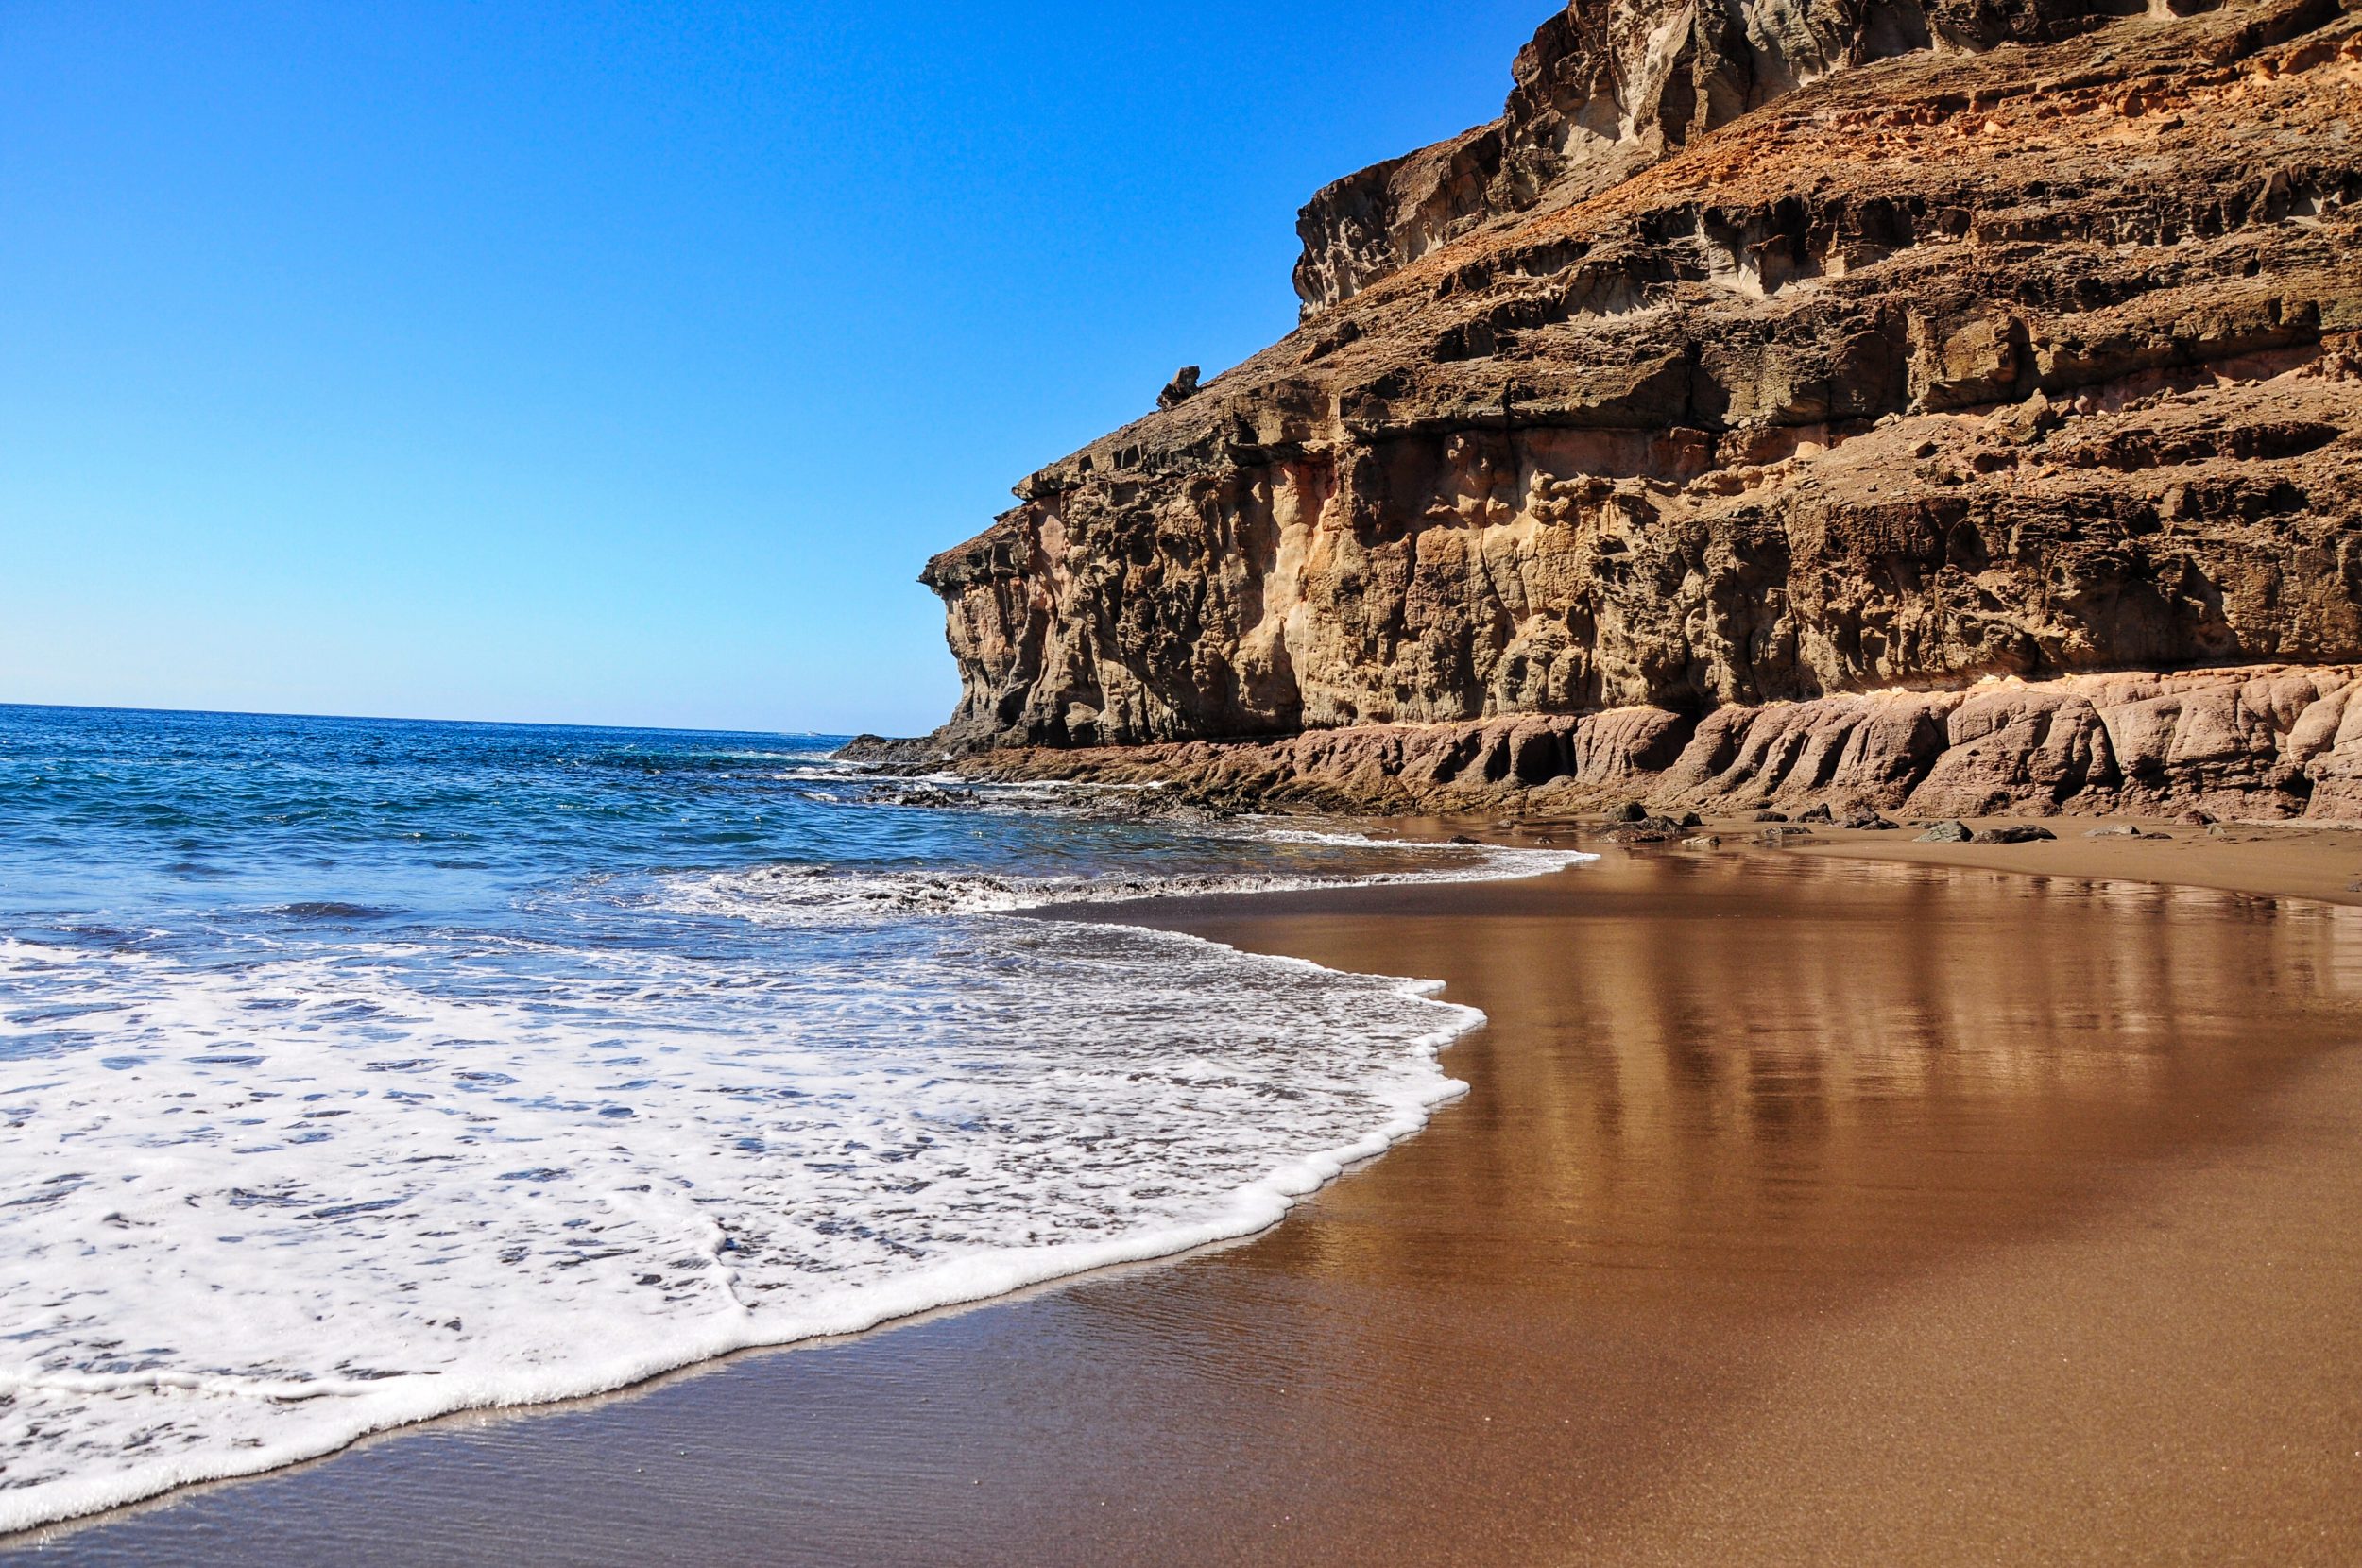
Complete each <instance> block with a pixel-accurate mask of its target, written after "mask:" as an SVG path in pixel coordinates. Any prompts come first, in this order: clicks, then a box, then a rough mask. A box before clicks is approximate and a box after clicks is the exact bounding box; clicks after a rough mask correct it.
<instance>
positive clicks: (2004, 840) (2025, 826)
mask: <svg viewBox="0 0 2362 1568" xmlns="http://www.w3.org/2000/svg"><path fill="white" fill-rule="evenodd" d="M2058 836H2059V835H2058V834H2056V833H2053V832H2052V831H2051V830H2050V829H2049V828H2047V827H2035V826H2034V825H2033V824H2031V823H2016V824H2013V825H2011V826H2009V827H1988V828H1986V829H1984V830H1983V831H1982V832H1980V833H1978V834H1977V837H1976V842H1977V843H1978V844H2033V843H2035V842H2037V841H2039V840H2042V839H2055V838H2057V837H2058Z"/></svg>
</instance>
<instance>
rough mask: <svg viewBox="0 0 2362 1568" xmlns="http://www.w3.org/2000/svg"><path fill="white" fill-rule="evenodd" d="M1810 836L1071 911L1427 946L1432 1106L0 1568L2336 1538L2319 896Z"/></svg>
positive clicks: (2345, 1307) (1367, 947)
mask: <svg viewBox="0 0 2362 1568" xmlns="http://www.w3.org/2000/svg"><path fill="white" fill-rule="evenodd" d="M1889 837H1890V838H1891V837H1892V836H1891V835H1890V836H1889ZM2211 842H2212V846H2213V848H2212V853H2213V856H2214V860H2215V862H2216V866H2217V870H2221V868H2223V867H2227V866H2231V865H2232V864H2233V862H2234V861H2237V862H2238V864H2239V865H2240V866H2243V867H2247V869H2245V870H2238V871H2236V872H2235V873H2234V872H2226V873H2224V874H2223V875H2222V876H2219V877H2218V878H2217V880H2230V881H2232V882H2234V883H2235V882H2237V881H2238V880H2239V879H2240V878H2245V880H2246V882H2247V883H2248V884H2249V886H2250V890H2251V892H2252V891H2263V890H2266V889H2268V887H2269V885H2270V877H2269V873H2268V867H2267V868H2265V869H2263V870H2257V869H2254V868H2253V867H2252V866H2251V865H2250V864H2249V862H2248V861H2245V860H2242V859H2240V857H2241V856H2242V855H2243V854H2244V850H2243V848H2242V846H2241V845H2238V844H2226V843H2225V842H2224V841H2221V840H2216V841H2211ZM2355 842H2356V843H2357V844H2362V841H2355ZM2095 844H2097V841H2095ZM1843 847H1845V846H1833V847H1832V848H1831V849H1823V850H1816V851H1813V852H1811V853H1809V854H1807V853H1800V852H1797V851H1794V850H1788V851H1778V852H1767V853H1732V852H1729V851H1723V852H1720V853H1716V854H1710V855H1701V854H1683V853H1661V852H1659V853H1644V854H1637V855H1624V854H1620V853H1616V854H1611V856H1610V858H1609V859H1607V860H1605V861H1601V862H1600V863H1598V864H1594V865H1590V866H1585V867H1582V868H1578V869H1577V870H1575V871H1572V872H1569V873H1566V874H1565V875H1562V876H1559V877H1554V878H1544V879H1540V880H1537V881H1533V882H1526V883H1514V884H1496V885H1491V886H1459V887H1438V888H1419V889H1373V890H1361V891H1357V892H1352V893H1341V894H1326V895H1289V896H1285V897H1274V898H1264V899H1256V900H1229V901H1223V900H1207V901H1196V902H1192V903H1190V904H1180V903H1173V904H1165V905H1159V906H1152V907H1148V908H1145V909H1135V910H1132V911H1128V912H1125V914H1126V917H1128V918H1136V919H1143V920H1148V921H1153V922H1154V923H1157V924H1164V925H1174V926H1182V927H1186V928H1187V929H1192V930H1198V931H1201V932H1204V933H1206V934H1208V935H1211V936H1215V937H1217V938H1219V939H1221V940H1224V941H1227V942H1232V943H1236V944H1238V945H1239V946H1247V947H1254V948H1260V949H1267V950H1275V951H1285V952H1291V953H1296V954H1300V955H1302V956H1305V957H1309V958H1312V959H1315V960H1318V961H1320V962H1323V963H1331V964H1336V965H1340V966H1353V967H1360V968H1366V969H1378V970H1389V971H1394V972H1399V973H1413V974H1421V975H1427V976H1432V977H1436V978H1440V979H1444V980H1447V981H1448V982H1449V984H1450V991H1449V993H1448V994H1449V995H1450V996H1452V997H1456V998H1458V999H1462V1000H1465V1001H1468V1002H1471V1003H1473V1004H1475V1005H1477V1006H1479V1007H1481V1008H1483V1009H1485V1010H1486V1011H1487V1013H1489V1014H1491V1017H1492V1023H1491V1024H1490V1025H1489V1026H1488V1027H1487V1028H1486V1029H1485V1030H1483V1031H1481V1032H1480V1033H1478V1034H1476V1035H1473V1036H1470V1037H1469V1038H1468V1040H1467V1041H1466V1042H1465V1043H1463V1045H1462V1046H1460V1047H1458V1048H1455V1049H1454V1051H1453V1052H1452V1053H1451V1054H1450V1055H1449V1056H1448V1057H1447V1058H1446V1062H1447V1065H1449V1066H1450V1068H1451V1069H1452V1070H1453V1071H1454V1073H1455V1074H1456V1075H1458V1076H1460V1077H1462V1078H1464V1079H1466V1080H1468V1081H1469V1082H1471V1083H1472V1085H1473V1090H1472V1092H1471V1094H1470V1095H1469V1096H1468V1097H1467V1098H1466V1099H1464V1100H1462V1101H1460V1102H1458V1103H1456V1104H1455V1105H1453V1106H1451V1107H1448V1108H1446V1110H1445V1111H1444V1112H1443V1113H1442V1114H1441V1115H1439V1116H1438V1117H1437V1119H1436V1121H1435V1122H1434V1123H1433V1124H1432V1125H1431V1126H1430V1127H1429V1129H1428V1131H1427V1132H1425V1133H1422V1134H1421V1135H1420V1136H1418V1137H1417V1138H1415V1139H1413V1140H1412V1141H1410V1142H1409V1143H1406V1144H1404V1145H1403V1146H1401V1147H1399V1148H1398V1149H1396V1150H1395V1151H1393V1152H1392V1153H1390V1154H1389V1155H1387V1156H1386V1157H1385V1158H1384V1159H1381V1160H1379V1161H1377V1162H1374V1163H1373V1164H1371V1165H1369V1166H1367V1167H1363V1168H1361V1170H1359V1171H1357V1172H1354V1173H1352V1174H1349V1175H1348V1176H1347V1177H1345V1178H1344V1180H1342V1181H1340V1182H1339V1183H1337V1184H1335V1185H1333V1186H1331V1187H1330V1188H1328V1189H1327V1190H1326V1192H1324V1193H1323V1194H1321V1195H1320V1196H1319V1198H1317V1199H1316V1200H1314V1201H1313V1202H1309V1203H1308V1204H1307V1205H1305V1206H1304V1207H1303V1208H1301V1209H1300V1210H1299V1211H1298V1212H1297V1214H1296V1215H1295V1216H1294V1217H1292V1219H1289V1220H1288V1221H1287V1222H1286V1223H1284V1224H1282V1225H1280V1226H1278V1227H1277V1228H1275V1229H1274V1230H1272V1231H1270V1232H1267V1233H1265V1234H1264V1235H1263V1236H1259V1237H1258V1238H1255V1239H1254V1240H1252V1241H1250V1242H1247V1243H1243V1244H1240V1245H1236V1246H1233V1247H1229V1248H1225V1249H1221V1250H1217V1251H1213V1252H1209V1253H1200V1254H1197V1255H1195V1256H1191V1257H1189V1258H1184V1259H1180V1260H1175V1261H1172V1262H1169V1263H1165V1264H1161V1265H1150V1266H1144V1267H1141V1268H1138V1269H1134V1270H1123V1271H1120V1272H1114V1273H1109V1274H1104V1275H1099V1276H1095V1277H1092V1278H1089V1279H1086V1280H1081V1281H1076V1282H1072V1283H1070V1284H1068V1285H1065V1286H1063V1287H1051V1288H1047V1289H1044V1290H1040V1291H1036V1292H1033V1293H1031V1294H1029V1295H1027V1296H1024V1297H1022V1298H1018V1299H1015V1300H1010V1301H1004V1302H1001V1303H998V1304H991V1305H988V1306H984V1307H982V1308H978V1309H975V1310H971V1311H967V1312H961V1313H951V1314H944V1315H938V1316H935V1317H933V1318H930V1319H927V1320H924V1321H917V1322H914V1323H910V1324H906V1325H903V1326H900V1327H898V1328H894V1329H890V1330H887V1331H883V1332H881V1333H877V1334H872V1335H868V1336H864V1337H862V1338H856V1339H852V1340H849V1341H846V1342H843V1343H840V1344H836V1345H833V1346H829V1347H824V1348H806V1349H802V1350H794V1351H789V1352H785V1353H770V1354H761V1355H747V1356H741V1357H737V1358H734V1359H732V1360H730V1361H728V1362H726V1363H722V1364H720V1365H718V1366H715V1367H711V1368H709V1369H706V1370H704V1371H703V1372H697V1373H693V1374H689V1375H683V1376H678V1377H675V1378H672V1379H668V1380H666V1381H663V1382H661V1383H659V1384H657V1385H655V1386H652V1387H650V1388H648V1389H642V1390H639V1391H637V1392H634V1393H632V1394H628V1395H625V1396H619V1397H616V1398H611V1399H608V1400H603V1401H591V1402H584V1403H582V1404H580V1405H576V1406H570V1407H567V1408H564V1409H560V1410H556V1411H542V1412H534V1413H525V1414H516V1415H504V1416H498V1417H485V1418H479V1419H475V1420H468V1421H449V1422H444V1423H436V1424H434V1425H432V1426H429V1427H426V1428H422V1429H419V1430H417V1431H414V1432H412V1433H409V1434H403V1435H398V1436H395V1437H391V1438H388V1439H384V1440H377V1441H373V1442H370V1443H367V1444H364V1445H362V1446H361V1447H359V1448H357V1449H355V1450H353V1451H351V1452H350V1453H348V1454H346V1455H344V1456H341V1457H336V1458H334V1459H330V1460H326V1461H322V1462H320V1463H317V1464H314V1465H310V1466H306V1467H303V1468H300V1469H299V1470H296V1471H292V1472H288V1473H284V1474H281V1475H278V1476H275V1477H269V1478H265V1479H263V1480H260V1481H255V1482H248V1483H239V1484H232V1485H227V1486H222V1487H217V1488H212V1489H207V1490H204V1491H197V1492H194V1493H190V1494H185V1495H183V1496H181V1497H180V1498H176V1499H171V1500H168V1501H166V1502H164V1503H163V1504H160V1505H154V1506H150V1507H148V1508H141V1509H135V1510H132V1511H130V1512H128V1513H126V1514H123V1515H119V1516H117V1517H115V1518H113V1519H111V1520H108V1521H103V1522H100V1523H98V1524H96V1525H90V1526H85V1527H83V1528H80V1529H78V1530H67V1531H60V1532H53V1537H52V1539H51V1541H50V1543H49V1545H48V1548H47V1551H46V1552H45V1553H44V1557H49V1558H55V1559H60V1560H65V1561H75V1562H83V1561H88V1562H115V1561H121V1562H133V1561H138V1562H156V1561H175V1562H231V1561H256V1560H279V1561H295V1560H331V1559H333V1560H338V1561H344V1562H355V1563H376V1562H387V1563H393V1562H403V1563H407V1562H425V1561H434V1562H508V1561H522V1560H533V1561H566V1562H579V1563H608V1562H613V1563H647V1562H725V1561H728V1562H743V1561H763V1562H804V1561H877V1562H993V1563H1000V1562H1007V1563H1019V1562H1077V1563H1080V1562H1093V1563H1097V1562H1157V1563H1198V1562H1208V1563H1212V1562H1258V1561H1275V1562H1291V1563H1294V1562H1306V1563H1311V1562H1340V1563H1342V1562H1368V1561H1383V1560H1394V1561H1402V1562H1422V1563H1424V1562H1472V1563H1484V1562H1520V1563H1522V1562H1536V1561H1558V1560H1566V1561H1583V1562H1634V1563H1659V1562H1662V1563H1697V1562H1712V1563H1724V1562H1732V1563H1737V1562H1800V1563H1801V1562H1863V1563H1872V1562H1874V1563H1908V1562H1960V1563H1969V1562H2001V1561H2010V1562H2019V1561H2023V1562H2125V1563H2155V1562H2169V1561H2190V1562H2210V1563H2224V1562H2256V1563H2266V1562H2268V1563H2275V1564H2291V1563H2313V1562H2319V1563H2352V1562H2355V1561H2362V1052H2357V1051H2355V1050H2354V1049H2353V1048H2351V1044H2352V1042H2353V1037H2354V1036H2355V1034H2356V1033H2357V1032H2362V911H2355V910H2351V909H2344V908H2332V907H2326V906H2323V905H2319V904H2313V903H2306V902H2290V903H2282V902H2276V901H2274V900H2271V899H2268V898H2262V897H2255V896H2248V895H2240V894H2236V893H2223V892H2216V891H2205V890H2196V889H2189V888H2168V887H2160V886H2144V885H2139V884H2136V883H2130V882H2122V881H2110V880H2095V879H2093V878H2104V877H2113V876H2117V875H2123V874H2127V868H2126V866H2125V865H2115V864H2114V863H2113V862H2102V861H2085V860H2083V859H2081V858H2080V857H2083V856H2085V855H2087V854H2097V855H2101V856H2108V855H2114V854H2118V853H2119V852H2121V851H2124V850H2130V851H2131V852H2133V853H2134V854H2135V855H2141V854H2148V855H2149V857H2150V858H2149V859H2148V860H2147V861H2131V862H2128V864H2129V865H2130V866H2131V869H2132V870H2133V871H2135V872H2137V870H2138V869H2139V868H2140V866H2142V865H2148V866H2152V867H2153V866H2157V865H2161V864H2165V863H2167V862H2165V861H2162V860H2160V859H2159V858H2157V857H2156V856H2155V855H2154V850H2155V849H2156V848H2157V847H2159V846H2155V845H2142V844H2131V845H2108V844H2098V846H2097V848H2092V847H2090V846H2087V845H2085V844H2080V843H2066V844H2055V845H2032V846H2025V848H2026V849H2027V850H2029V851H2032V850H2044V849H2048V850H2051V851H2053V854H2052V857H2051V860H2050V861H2048V862H2047V863H2046V864H2045V865H2043V866H2041V867H2038V868H2037V869H2042V870H2046V871H2049V872H2051V873H2054V875H2051V876H2049V877H2045V878H2029V877H2026V876H2022V875H2016V874H2011V873H2004V872H1998V871H1993V870H1985V869H1977V868H1974V867H1971V868H1968V869H1943V868H1934V867H1926V866H1917V865H1906V864H1889V863H1875V862H1872V861H1864V860H1860V859H1847V858H1842V857H1841V856H1840V854H1839V853H1838V852H1837V850H1839V849H1841V848H1843ZM1928 847H1930V846H1918V847H1916V848H1910V847H1906V846H1894V845H1874V846H1873V847H1872V848H1871V849H1870V850H1868V851H1865V852H1866V853H1873V854H1884V855H1895V854H1917V853H1920V852H1922V851H1923V850H1925V849H1926V848H1928ZM2004 848H2009V849H2010V852H2011V853H2012V854H2016V853H2018V851H2017V850H2015V849H2014V848H2011V846H2004ZM1975 850H1976V846H1970V847H1969V848H1967V849H1954V850H1947V851H1943V853H1945V854H1947V855H1949V856H1952V857H1956V858H1959V859H1962V860H1973V859H1975V858H1976V853H1975ZM1997 852H1998V851H1988V853H1997ZM2202 852H2203V851H2202V850H2200V849H2191V850H2189V851H2187V853H2186V857H2185V858H2195V857H2197V856H2198V855H2199V854H2200V853H2202ZM2329 853H2339V854H2340V856H2341V859H2340V862H2339V865H2338V868H2337V869H2338V870H2339V871H2341V872H2342V871H2345V870H2346V869H2347V867H2346V864H2345V862H2346V861H2354V860H2362V855H2354V854H2350V853H2344V852H2343V849H2342V846H2339V847H2338V848H2336V849H2333V850H2322V849H2319V848H2318V847H2317V850H2316V855H2317V856H2318V855H2321V854H2329ZM2069 861H2072V862H2073V865H2072V867H2070V866H2069V864H2068V862H2069ZM2172 863H2174V864H2176V865H2179V863H2180V862H2172ZM2309 863H2310V862H2308V864H2309ZM2314 879H2315V880H2317V881H2318V880H2320V879H2321V878H2319V877H2316V878H2314Z"/></svg>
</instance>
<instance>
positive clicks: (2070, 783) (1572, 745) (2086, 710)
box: [971, 665, 2362, 821]
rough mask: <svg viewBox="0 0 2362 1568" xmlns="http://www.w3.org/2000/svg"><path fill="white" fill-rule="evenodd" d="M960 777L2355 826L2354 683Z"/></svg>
mask: <svg viewBox="0 0 2362 1568" xmlns="http://www.w3.org/2000/svg"><path fill="white" fill-rule="evenodd" d="M971 771H974V772H976V773H979V774H981V775H986V776H995V777H1001V778H1008V779H1039V778H1065V779H1078V780H1084V781H1087V782H1092V783H1101V784H1139V783H1157V784H1165V785H1171V786H1174V787H1176V788H1177V789H1178V791H1179V795H1178V798H1180V799H1183V800H1189V801H1197V802H1206V803H1212V804H1217V805H1224V806H1234V807H1240V808H1247V807H1267V806H1272V805H1280V806H1288V805H1295V806H1304V807H1311V808H1318V809H1322V810H1340V811H1359V812H1378V813H1382V812H1391V811H1442V812H1449V811H1468V810H1520V811H1525V812H1530V813H1534V814H1542V815H1550V814H1568V815H1573V814H1581V813H1584V812H1589V811H1595V810H1599V809H1600V808H1602V807H1606V806H1612V805H1617V804H1620V803H1622V802H1626V801H1639V802H1643V803H1645V804H1646V805H1648V806H1650V807H1652V808H1653V809H1656V810H1698V811H1703V812H1707V813H1717V812H1720V813H1731V812H1740V811H1750V810H1762V809H1766V808H1787V809H1789V810H1795V809H1797V808H1800V807H1806V806H1811V805H1816V804H1825V805H1829V806H1832V807H1834V808H1835V809H1837V810H1840V811H1844V810H1867V811H1892V812H1896V813H1898V814H1909V815H1914V816H1922V817H1976V816H1988V815H1998V814H2003V813H2011V814H2032V815H2037V816H2049V815H2057V814H2061V813H2075V814H2080V815H2107V814H2114V813H2122V814H2131V815H2140V816H2171V815H2175V814H2178V813H2181V812H2183V811H2189V810H2199V811H2205V812H2207V813H2209V814H2211V815H2216V816H2222V817H2237V818H2247V819H2255V818H2263V819H2274V818H2290V817H2300V816H2302V817H2309V818H2313V819H2316V820H2329V821H2362V666H2342V667H2310V668H2305V667H2296V666H2286V665H2263V666H2245V667H2241V668H2238V669H2234V670H2195V671H2181V672H2176V673H2170V674H2133V673H2126V674H2107V675H2070V676H2067V677H2065V678H2063V679H2061V680H2055V681H2035V682H2028V681H2021V680H2017V679H2014V678H2007V679H2005V678H1994V679H1989V680H1985V681H1980V682H1978V683H1977V685H1975V686H1973V687H1971V688H1969V689H1968V690H1961V691H1902V690H1888V691H1875V692H1863V693H1848V694H1845V695H1842V696H1833V697H1820V698H1815V699H1813V700H1811V701H1807V702H1800V703H1779V704H1772V705H1770V706H1765V707H1720V708H1716V709H1714V710H1713V711H1712V712H1709V713H1707V714H1705V715H1703V717H1701V716H1698V715H1695V714H1688V713H1681V712H1675V711H1672V710H1669V709H1666V708H1661V707H1626V708H1612V709H1609V710H1607V711H1604V712H1600V713H1586V714H1578V715H1560V714H1532V715H1527V716H1525V717H1519V718H1499V719H1489V720H1482V721H1479V722H1475V723H1463V724H1371V725H1358V726H1354V727H1350V728H1344V729H1326V730H1313V731H1308V732H1305V733H1303V734H1299V735H1293V736H1289V737H1286V738H1284V739H1280V740H1274V741H1184V742H1178V743H1172V744H1164V745H1149V746H1103V747H1086V748H1080V749H1066V750H1057V749H1048V748H1036V749H1032V750H1024V751H1006V752H1000V753H996V754H993V755H992V756H991V757H990V758H983V759H979V761H978V762H976V763H973V764H971Z"/></svg>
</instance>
